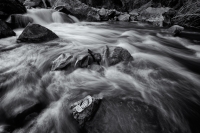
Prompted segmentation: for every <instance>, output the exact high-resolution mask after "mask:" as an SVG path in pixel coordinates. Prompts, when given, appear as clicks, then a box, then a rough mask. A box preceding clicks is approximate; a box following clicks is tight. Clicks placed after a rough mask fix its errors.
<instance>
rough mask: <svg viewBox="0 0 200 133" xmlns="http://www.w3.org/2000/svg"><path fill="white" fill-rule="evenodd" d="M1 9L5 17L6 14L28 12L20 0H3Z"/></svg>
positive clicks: (0, 3)
mask: <svg viewBox="0 0 200 133" xmlns="http://www.w3.org/2000/svg"><path fill="white" fill-rule="evenodd" d="M0 11H1V14H3V15H4V17H5V15H6V14H7V15H11V14H23V13H26V8H25V6H23V5H22V4H21V3H20V2H19V1H18V0H1V1H0ZM0 16H1V15H0ZM1 17H2V16H1ZM0 19H2V18H0Z"/></svg>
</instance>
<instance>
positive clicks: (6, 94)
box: [0, 9, 200, 133]
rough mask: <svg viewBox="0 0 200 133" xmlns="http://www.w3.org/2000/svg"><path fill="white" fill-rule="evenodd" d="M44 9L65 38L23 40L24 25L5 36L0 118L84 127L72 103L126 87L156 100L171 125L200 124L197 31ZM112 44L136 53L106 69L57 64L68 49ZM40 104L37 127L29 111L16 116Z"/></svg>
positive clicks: (45, 128) (46, 22) (184, 129)
mask: <svg viewBox="0 0 200 133" xmlns="http://www.w3.org/2000/svg"><path fill="white" fill-rule="evenodd" d="M34 10H36V9H34ZM34 10H30V11H29V12H30V13H32V12H34ZM38 10H39V12H37V14H36V13H35V12H34V14H32V16H33V18H34V22H35V23H39V24H41V25H43V26H45V27H47V28H49V29H50V30H52V31H53V32H54V33H56V34H57V35H58V36H59V39H57V40H54V41H50V42H46V43H40V44H34V43H29V44H26V43H21V44H17V43H16V39H17V38H18V36H19V35H20V34H21V33H22V31H23V29H16V30H15V32H16V34H17V36H15V37H9V38H5V39H1V40H0V51H1V52H0V124H2V125H5V124H10V123H11V125H12V126H13V125H14V126H15V125H17V126H16V128H15V130H14V132H17V133H25V132H31V133H43V132H49V133H50V132H52V133H53V132H57V133H64V132H65V133H76V132H77V133H78V132H80V131H79V130H78V128H77V126H76V124H75V123H74V121H73V120H72V119H71V116H70V115H71V114H70V113H71V112H70V109H69V107H70V104H71V103H73V102H74V101H76V100H80V99H81V98H84V97H85V96H87V95H91V96H94V97H99V98H105V97H121V96H122V95H123V96H122V98H132V99H137V100H140V101H142V102H145V103H148V104H150V105H152V106H154V107H156V108H157V109H158V110H159V111H160V112H161V114H162V117H163V119H164V121H165V122H166V123H167V124H168V125H167V124H166V125H167V126H166V127H167V128H166V129H165V131H163V132H167V133H171V132H181V133H191V132H194V131H193V130H192V129H191V127H192V128H196V127H194V126H197V125H198V124H199V122H200V119H199V118H200V115H199V111H200V90H199V89H200V82H199V81H200V80H199V79H200V75H199V74H200V70H199V68H200V45H199V43H195V42H196V40H195V39H193V40H191V39H188V38H182V37H173V36H171V35H169V34H164V33H162V32H161V31H162V29H158V28H157V29H156V28H154V27H151V26H148V25H146V24H138V23H125V22H124V23H119V22H101V23H97V22H78V21H76V23H61V22H59V21H56V22H57V23H55V22H54V21H52V17H51V16H52V12H54V11H52V10H51V11H50V10H47V9H45V11H42V13H43V14H41V12H40V11H41V10H42V9H37V10H36V11H38ZM44 14H45V15H44ZM27 15H28V16H31V14H27ZM41 16H42V17H41ZM44 18H45V19H44ZM57 18H58V19H59V17H57ZM192 34H198V32H197V33H192ZM106 45H107V46H120V47H123V48H125V49H127V50H128V51H129V52H130V53H131V55H132V56H133V58H134V61H133V62H131V63H129V64H128V65H127V66H124V65H123V64H119V65H116V66H112V67H109V68H106V69H105V74H104V75H103V76H102V75H101V74H100V73H98V72H95V71H91V70H88V69H76V70H74V71H73V72H68V71H50V70H51V65H52V61H53V60H54V59H55V58H57V57H58V56H59V55H60V54H62V53H70V54H72V55H74V56H79V55H83V54H86V53H87V49H91V50H92V51H95V52H101V50H102V48H103V47H104V46H106ZM32 105H38V107H39V108H41V109H42V110H37V109H31V110H34V111H27V113H26V115H27V116H28V115H30V114H32V113H34V112H36V114H35V117H34V118H32V119H31V120H30V122H29V123H31V122H32V126H31V128H30V127H29V128H28V129H27V126H21V125H19V126H18V123H23V122H24V121H25V120H24V116H23V117H20V119H15V120H12V118H13V117H15V116H17V115H19V114H20V113H21V114H22V113H23V111H24V110H28V109H29V108H31V107H32ZM121 113H123V112H121ZM130 113H131V112H130ZM1 116H2V117H1ZM124 119H126V118H124ZM25 122H26V121H25ZM194 123H195V124H196V125H195V124H194ZM127 124H128V123H127ZM140 124H143V123H140ZM161 125H162V123H161ZM19 127H20V128H19ZM130 127H131V125H130ZM163 127H164V126H163ZM168 128H170V129H168Z"/></svg>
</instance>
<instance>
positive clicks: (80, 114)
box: [71, 96, 101, 128]
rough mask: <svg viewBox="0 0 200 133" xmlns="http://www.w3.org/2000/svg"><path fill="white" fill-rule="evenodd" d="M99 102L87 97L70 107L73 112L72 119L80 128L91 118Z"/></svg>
mask: <svg viewBox="0 0 200 133" xmlns="http://www.w3.org/2000/svg"><path fill="white" fill-rule="evenodd" d="M87 100H91V101H87ZM100 101H101V100H100V99H95V98H93V97H91V96H87V97H86V98H84V99H82V100H80V101H78V102H76V103H74V104H73V105H72V106H71V108H72V110H73V117H74V119H75V120H76V121H77V122H78V124H79V126H80V127H81V128H83V127H84V125H85V123H86V122H87V121H90V120H91V119H92V118H93V116H94V115H95V113H96V111H97V110H98V107H99V104H100ZM88 102H90V103H88Z"/></svg>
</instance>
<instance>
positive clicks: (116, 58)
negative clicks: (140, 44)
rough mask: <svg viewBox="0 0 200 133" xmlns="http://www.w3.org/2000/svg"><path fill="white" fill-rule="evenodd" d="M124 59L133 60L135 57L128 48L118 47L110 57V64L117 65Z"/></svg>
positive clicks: (126, 60)
mask: <svg viewBox="0 0 200 133" xmlns="http://www.w3.org/2000/svg"><path fill="white" fill-rule="evenodd" d="M122 61H125V62H130V61H133V57H132V56H131V54H130V53H129V52H128V50H126V49H124V48H121V47H116V48H115V49H114V51H113V52H112V53H111V54H110V57H109V59H108V62H109V65H116V64H117V63H120V62H122Z"/></svg>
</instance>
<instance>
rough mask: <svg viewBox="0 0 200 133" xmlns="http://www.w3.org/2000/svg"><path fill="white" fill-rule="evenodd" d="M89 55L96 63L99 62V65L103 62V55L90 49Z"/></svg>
mask: <svg viewBox="0 0 200 133" xmlns="http://www.w3.org/2000/svg"><path fill="white" fill-rule="evenodd" d="M88 53H89V54H90V55H91V56H92V58H93V60H94V62H97V64H99V65H100V62H101V54H100V53H94V52H92V51H91V50H89V49H88Z"/></svg>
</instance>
